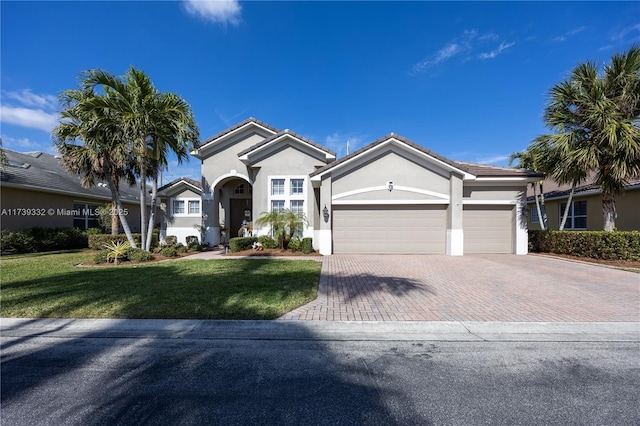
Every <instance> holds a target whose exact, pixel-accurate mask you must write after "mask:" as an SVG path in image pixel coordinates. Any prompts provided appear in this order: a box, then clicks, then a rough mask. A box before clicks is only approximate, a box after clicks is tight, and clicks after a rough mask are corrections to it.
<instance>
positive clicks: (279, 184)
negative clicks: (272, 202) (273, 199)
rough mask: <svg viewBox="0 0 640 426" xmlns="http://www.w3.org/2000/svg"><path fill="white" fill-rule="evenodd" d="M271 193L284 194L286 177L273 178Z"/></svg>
mask: <svg viewBox="0 0 640 426" xmlns="http://www.w3.org/2000/svg"><path fill="white" fill-rule="evenodd" d="M271 195H284V179H272V180H271Z"/></svg>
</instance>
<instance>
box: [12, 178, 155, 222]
mask: <svg viewBox="0 0 640 426" xmlns="http://www.w3.org/2000/svg"><path fill="white" fill-rule="evenodd" d="M0 195H1V198H2V206H1V207H0V210H4V211H5V213H6V214H3V215H2V216H1V217H0V227H1V228H2V229H7V230H12V231H19V230H23V229H28V228H32V227H34V226H43V227H48V228H71V227H73V214H72V213H71V214H64V213H63V212H62V211H63V210H71V209H73V206H74V204H77V203H87V204H91V205H96V206H101V205H104V204H106V203H108V202H109V200H96V199H91V198H86V197H80V196H78V197H76V196H72V195H64V194H51V193H47V192H41V191H33V190H26V189H22V188H13V187H6V186H3V187H2V189H1V190H0ZM123 208H125V209H126V210H127V222H128V224H129V227H130V228H131V231H132V232H140V206H139V205H138V204H131V203H123ZM14 209H40V211H42V210H43V209H44V210H46V214H45V215H44V216H33V215H23V214H12V213H13V210H14ZM51 209H52V210H51ZM50 212H53V214H50ZM157 222H158V221H157Z"/></svg>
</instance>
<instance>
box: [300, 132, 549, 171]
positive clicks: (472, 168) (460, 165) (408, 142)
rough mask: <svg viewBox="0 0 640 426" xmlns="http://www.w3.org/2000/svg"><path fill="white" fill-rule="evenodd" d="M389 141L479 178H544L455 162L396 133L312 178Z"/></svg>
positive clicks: (502, 168)
mask: <svg viewBox="0 0 640 426" xmlns="http://www.w3.org/2000/svg"><path fill="white" fill-rule="evenodd" d="M389 139H396V140H399V141H401V142H402V143H404V144H406V145H407V146H410V147H411V148H414V149H416V150H418V151H420V152H422V153H424V154H426V155H428V156H430V157H433V158H435V159H437V160H440V161H442V162H443V163H446V164H448V165H450V166H451V167H454V168H456V169H459V170H462V171H464V172H467V173H470V174H472V175H474V176H477V177H531V176H542V175H541V174H540V173H537V172H532V171H530V170H524V169H510V168H507V167H496V166H486V165H483V164H475V163H466V162H461V161H454V160H451V159H449V158H447V157H443V156H442V155H440V154H437V153H435V152H433V151H431V150H430V149H427V148H425V147H423V146H422V145H418V144H417V143H415V142H413V141H411V140H409V139H407V138H405V137H404V136H400V135H397V134H395V133H389V134H388V135H386V136H383V137H381V138H380V139H376V140H375V141H373V142H371V143H370V144H369V145H366V146H364V147H362V148H360V149H358V150H356V151H354V152H352V153H351V154H349V155H347V156H345V157H342V158H340V159H339V160H337V161H334V162H333V163H330V164H327V165H326V166H324V167H322V168H320V169H318V170H316V171H315V172H313V173H311V176H315V175H318V174H321V173H323V172H325V171H326V170H329V169H331V168H333V167H335V166H337V165H339V164H342V163H344V162H346V161H349V160H350V159H351V158H353V157H357V156H359V155H360V154H362V153H364V152H366V151H368V150H370V149H372V148H374V147H376V146H377V145H380V144H381V143H383V142H386V141H388V140H389Z"/></svg>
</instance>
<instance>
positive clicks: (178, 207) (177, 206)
mask: <svg viewBox="0 0 640 426" xmlns="http://www.w3.org/2000/svg"><path fill="white" fill-rule="evenodd" d="M171 211H172V212H173V214H184V200H173V209H172V210H171Z"/></svg>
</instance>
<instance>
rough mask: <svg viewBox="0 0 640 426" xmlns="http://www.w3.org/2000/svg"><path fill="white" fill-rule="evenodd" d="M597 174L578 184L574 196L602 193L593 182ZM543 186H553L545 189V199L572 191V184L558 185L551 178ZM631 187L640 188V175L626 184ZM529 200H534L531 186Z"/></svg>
mask: <svg viewBox="0 0 640 426" xmlns="http://www.w3.org/2000/svg"><path fill="white" fill-rule="evenodd" d="M594 177H595V175H594V174H591V175H589V177H588V181H589V182H590V183H586V184H584V185H579V186H576V188H575V190H574V191H573V196H574V197H575V196H577V195H592V194H600V193H602V189H601V188H600V187H599V186H598V185H596V184H595V183H593V180H594ZM543 188H551V190H548V191H545V193H544V198H545V200H553V199H559V198H567V197H568V196H569V194H570V193H571V185H570V184H563V185H558V184H557V183H556V182H554V181H553V180H551V179H545V180H544V182H543ZM630 189H640V176H638V177H635V178H633V179H630V180H629V183H628V185H626V186H625V190H630ZM527 195H528V196H527V201H534V196H533V190H532V189H531V188H529V189H528V190H527Z"/></svg>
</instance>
